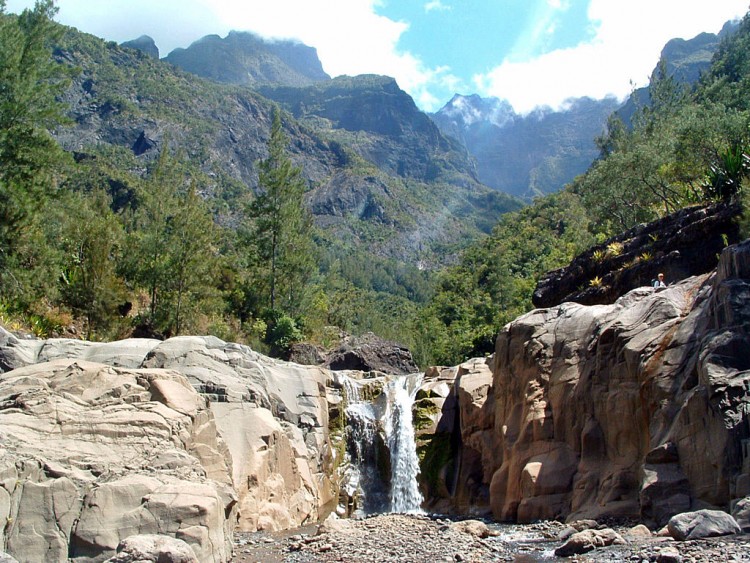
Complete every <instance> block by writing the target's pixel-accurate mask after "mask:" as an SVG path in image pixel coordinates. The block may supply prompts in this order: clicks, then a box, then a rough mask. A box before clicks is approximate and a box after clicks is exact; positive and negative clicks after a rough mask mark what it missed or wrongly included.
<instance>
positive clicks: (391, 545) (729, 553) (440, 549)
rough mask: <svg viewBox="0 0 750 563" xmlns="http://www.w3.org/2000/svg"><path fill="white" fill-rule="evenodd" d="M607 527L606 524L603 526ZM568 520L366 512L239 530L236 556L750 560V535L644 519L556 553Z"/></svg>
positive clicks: (308, 561) (274, 559) (309, 562)
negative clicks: (592, 543)
mask: <svg viewBox="0 0 750 563" xmlns="http://www.w3.org/2000/svg"><path fill="white" fill-rule="evenodd" d="M599 528H603V526H599ZM566 529H567V526H566V525H565V524H562V523H559V522H541V523H537V524H530V525H498V524H489V525H485V524H484V523H482V522H479V521H476V520H470V521H453V520H449V519H447V518H444V517H439V516H426V515H403V514H381V515H377V516H372V517H368V518H365V519H361V520H339V521H333V522H331V521H327V522H326V523H325V524H323V525H321V526H320V527H318V526H308V527H306V528H299V529H295V530H289V531H286V532H283V533H273V534H267V533H249V534H236V535H235V540H234V557H233V559H232V561H233V562H235V563H255V562H262V563H281V562H289V563H317V562H324V561H349V562H351V561H366V562H413V563H427V562H429V563H435V562H446V563H447V562H453V561H464V562H490V561H513V562H519V563H535V562H545V561H566V560H571V561H610V562H629V563H631V562H632V563H648V562H657V563H678V562H680V563H689V562H703V561H705V562H709V561H710V562H718V561H722V562H723V561H728V562H733V561H750V535H748V534H742V535H733V536H725V537H720V538H707V539H701V540H694V541H682V542H678V541H675V540H673V539H671V538H669V537H663V536H659V535H657V534H652V533H648V532H646V531H645V528H644V527H642V526H639V527H629V526H613V529H614V530H615V531H616V532H617V533H618V534H619V535H620V536H621V537H622V538H624V539H625V542H626V543H624V544H622V545H612V546H609V547H601V548H597V549H595V550H593V551H589V552H588V553H585V554H582V555H575V556H573V557H571V558H564V557H558V556H555V549H556V548H558V547H560V546H561V545H562V544H563V543H564V542H563V540H562V539H560V538H561V537H563V536H565V535H566Z"/></svg>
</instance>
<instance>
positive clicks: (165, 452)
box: [0, 331, 338, 561]
mask: <svg viewBox="0 0 750 563" xmlns="http://www.w3.org/2000/svg"><path fill="white" fill-rule="evenodd" d="M0 366H2V368H3V369H4V370H6V373H4V374H2V375H1V376H0V377H1V378H2V384H0V389H4V395H3V396H4V397H5V400H4V402H3V403H2V406H1V407H0V417H4V418H3V420H5V421H7V422H4V423H3V426H2V430H0V433H1V434H2V436H3V442H2V444H1V445H2V447H3V448H4V449H2V450H0V452H1V453H2V457H0V459H4V460H5V462H6V469H5V471H6V472H8V478H7V479H6V480H5V483H6V486H5V487H2V488H0V513H2V514H0V516H7V517H8V518H10V520H9V522H16V524H15V525H14V526H9V527H8V530H7V533H6V536H5V537H6V538H8V540H7V547H8V550H9V552H10V553H11V554H13V553H14V552H17V550H18V549H20V546H21V545H22V544H25V543H26V542H27V541H28V536H29V535H32V536H37V535H38V536H40V537H39V538H38V539H37V540H35V541H38V543H39V546H40V547H39V549H45V550H47V551H48V552H50V553H57V554H60V557H62V556H63V555H62V554H64V553H67V552H68V549H69V548H70V549H71V552H73V553H77V554H79V555H80V556H82V557H84V556H90V557H96V554H98V553H104V552H110V551H111V552H112V553H114V550H115V548H116V547H117V545H118V543H119V542H120V541H121V540H122V539H123V538H124V537H125V535H133V534H139V533H157V534H166V535H171V536H174V537H177V538H179V539H183V540H185V541H186V542H187V543H189V544H190V545H191V546H192V547H193V548H194V549H196V548H195V545H204V544H205V545H208V544H211V545H214V546H216V547H213V548H211V549H212V550H213V551H214V552H215V553H213V554H211V555H210V556H209V555H208V554H207V553H206V552H205V550H204V551H200V549H196V555H197V557H198V558H199V559H200V560H201V561H214V560H216V561H226V560H227V559H228V557H229V553H228V552H227V551H226V549H224V548H221V549H220V548H219V547H220V546H222V545H229V539H228V538H229V535H231V532H232V531H233V530H234V529H235V528H237V529H240V530H246V531H255V530H258V529H265V530H271V531H273V530H280V529H285V528H289V527H294V526H299V525H302V524H304V523H307V522H314V521H317V520H318V519H319V518H320V517H321V516H324V515H325V514H326V513H327V511H328V510H329V509H330V508H329V507H331V505H335V502H336V499H337V493H338V491H337V485H336V483H335V482H334V478H333V476H332V473H333V472H332V471H331V469H330V467H331V465H332V464H333V462H334V459H333V455H334V454H333V452H332V451H331V447H330V440H329V433H328V432H329V431H328V403H327V400H326V383H327V380H328V378H329V376H330V372H328V371H327V370H323V369H321V368H317V367H308V366H299V365H297V364H292V363H287V362H280V361H276V360H273V359H270V358H267V357H265V356H262V355H260V354H257V353H255V352H253V351H252V350H250V349H249V348H247V347H245V346H239V345H236V344H230V343H226V342H223V341H221V340H219V339H217V338H213V337H177V338H172V339H169V340H167V341H164V342H160V341H158V340H151V339H130V340H125V341H121V342H113V343H106V344H105V343H91V342H82V341H77V340H67V339H52V340H46V341H43V340H24V339H20V338H17V337H15V336H14V335H12V334H10V333H7V332H5V331H2V332H0ZM102 405H105V406H106V408H105V407H104V406H102ZM165 419H166V422H165V421H164V420H165ZM6 425H7V426H6ZM15 428H21V429H23V433H20V432H21V430H18V432H19V434H18V436H16V434H15V432H16V430H15ZM79 434H81V435H82V436H79ZM173 443H177V444H179V445H181V447H175V446H174V444H173ZM9 444H12V445H13V447H14V449H11V448H10V447H9ZM19 464H20V465H19ZM18 467H21V469H18ZM141 469H143V470H142V471H141ZM113 475H114V476H116V478H115V477H114V476H113ZM196 479H197V480H196ZM16 480H20V481H22V482H24V483H26V482H27V481H28V484H27V485H24V487H23V490H24V491H25V492H23V495H24V496H23V498H24V500H23V502H21V501H20V500H19V498H20V497H19V495H20V494H21V491H22V489H19V488H18V487H17V486H11V484H10V483H12V482H15V481H16ZM181 480H182V481H181ZM79 481H80V483H79ZM183 481H184V482H183ZM81 483H83V485H82V484H81ZM67 498H70V499H71V500H70V503H71V504H70V506H67V505H63V504H60V502H58V500H57V499H67ZM79 498H80V499H83V500H82V501H81V500H75V499H79ZM196 499H197V500H196ZM32 501H33V502H32ZM65 502H68V501H65ZM181 503H184V506H183V504H181ZM209 505H210V506H209ZM61 506H65V507H66V508H65V510H64V514H63V515H59V514H57V513H56V512H55V511H59V510H61V509H60V507H61ZM160 510H161V511H163V512H159V511H160ZM14 511H16V512H14ZM6 513H7V514H6ZM4 521H5V520H4ZM72 522H75V525H74V524H73V523H72ZM45 527H47V528H49V529H50V532H49V533H46V532H45V533H41V534H37V533H36V532H35V530H37V529H46V528H45ZM204 528H205V529H204ZM3 547H6V546H3V545H0V549H2V548H3Z"/></svg>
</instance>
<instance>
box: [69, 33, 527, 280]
mask: <svg viewBox="0 0 750 563" xmlns="http://www.w3.org/2000/svg"><path fill="white" fill-rule="evenodd" d="M55 56H56V58H57V59H58V60H60V61H62V62H65V63H66V64H69V65H71V66H76V67H79V68H80V69H81V72H80V74H79V75H78V77H77V78H76V79H75V80H74V81H73V83H72V85H71V87H70V88H69V90H68V92H67V94H66V97H65V102H66V103H67V104H68V106H69V108H70V112H69V115H70V117H71V119H72V121H73V126H72V127H67V128H61V129H59V130H58V131H56V132H55V135H56V138H57V139H58V140H59V142H60V143H61V144H62V146H63V147H64V148H65V149H67V150H69V151H74V152H77V153H87V152H92V151H93V150H94V149H95V148H96V147H100V148H101V147H102V146H114V147H119V148H121V149H122V148H125V149H128V150H129V151H131V152H132V153H133V155H135V157H136V158H137V159H138V160H139V161H142V162H144V163H146V162H148V161H150V160H152V159H153V158H154V157H155V156H156V155H157V154H158V152H159V150H160V148H162V147H163V146H164V145H165V143H169V144H170V145H171V146H173V147H174V148H177V149H179V150H181V151H183V152H184V154H185V155H186V156H187V158H189V159H190V161H191V162H192V163H193V164H195V165H197V166H198V167H199V168H200V169H201V170H203V171H204V172H205V173H207V174H209V175H211V176H212V177H213V178H215V181H214V183H213V186H212V188H211V190H210V192H211V193H208V194H206V195H208V196H211V197H216V198H223V199H224V200H226V201H225V203H226V207H227V209H228V212H230V213H231V212H233V211H237V209H236V207H233V206H235V205H236V204H237V201H235V200H234V199H233V198H235V199H241V195H242V193H243V192H247V191H248V190H249V191H254V190H256V189H257V182H258V178H257V168H256V165H257V162H258V160H259V159H261V158H264V157H265V156H266V150H267V149H266V145H267V140H268V132H269V127H270V122H271V114H272V108H273V104H272V102H271V101H269V100H268V99H267V98H266V97H264V96H262V95H260V94H258V93H257V92H254V91H252V90H250V89H248V88H244V87H240V86H232V85H224V84H218V83H216V82H211V81H208V80H204V79H200V78H197V77H196V76H194V75H192V74H188V73H186V72H183V71H180V70H178V69H175V68H174V67H173V66H172V65H170V64H168V63H166V62H163V61H158V60H154V59H153V58H151V57H148V56H146V55H144V54H143V53H141V52H139V51H136V50H132V49H122V48H120V47H118V46H117V45H115V44H113V43H106V42H104V41H102V40H100V39H98V38H96V37H93V36H91V35H86V34H81V33H78V32H76V31H74V30H68V31H67V33H66V34H65V37H64V38H63V41H62V43H61V45H60V46H59V47H58V48H57V49H56V51H55ZM353 80H354V82H355V83H356V84H359V83H360V82H364V83H368V84H369V83H370V82H371V80H370V79H368V78H365V79H362V80H361V81H360V80H356V79H353ZM376 82H377V84H378V85H383V84H384V85H385V88H383V89H384V90H385V92H383V94H382V96H380V97H379V96H378V95H376V93H373V92H372V90H371V89H370V90H368V89H365V90H362V91H360V90H358V89H356V88H355V89H354V90H351V89H350V90H349V91H350V92H352V91H353V92H354V93H353V94H352V97H356V98H358V99H359V100H360V101H361V100H363V99H368V100H369V103H370V104H371V105H373V106H375V105H378V104H380V105H382V106H383V107H385V108H387V109H389V111H393V113H394V118H393V119H392V123H394V124H400V125H399V126H400V127H403V129H404V132H403V133H402V134H401V135H400V136H397V138H395V139H394V138H393V136H390V135H389V134H388V133H389V132H388V131H385V132H384V131H349V130H346V129H343V128H342V129H338V128H332V127H331V125H330V123H331V122H332V120H328V122H327V123H323V122H322V121H320V120H319V119H317V118H314V119H312V118H311V116H310V114H304V115H302V114H300V115H299V117H300V119H299V120H297V119H295V118H294V117H292V116H290V115H288V116H287V117H286V118H285V119H284V128H285V133H286V134H287V135H288V137H289V139H290V146H289V152H290V156H291V158H292V160H293V161H294V163H295V164H296V165H298V166H300V167H301V168H302V169H303V173H304V177H305V180H306V182H307V184H308V193H307V198H308V201H309V202H310V207H311V210H312V211H313V213H314V217H315V221H316V223H317V224H318V225H319V226H320V227H321V228H322V230H323V236H324V238H326V239H328V240H330V241H331V243H332V244H333V243H335V244H337V245H342V246H343V247H347V248H355V249H356V248H363V249H365V250H366V252H368V253H372V252H374V253H377V254H378V255H380V256H385V257H392V258H395V259H399V260H406V261H410V262H412V263H414V264H416V263H421V264H423V265H435V264H439V263H441V262H443V261H444V260H445V259H446V257H447V256H448V255H449V254H450V252H451V251H452V249H454V248H455V247H456V246H458V245H462V244H465V242H467V241H468V240H470V239H472V238H474V237H476V236H478V235H479V234H481V232H482V231H484V232H487V231H488V230H489V229H490V228H491V226H492V224H494V222H495V220H496V218H497V216H499V215H500V214H501V213H503V212H504V211H507V210H509V209H514V208H517V207H518V205H519V203H518V202H516V201H514V200H512V199H511V198H508V197H507V196H503V195H502V194H495V193H493V192H492V191H491V190H489V189H488V188H486V187H484V186H482V185H481V184H479V183H478V182H477V181H476V180H475V179H474V178H473V177H472V175H471V171H470V166H469V165H468V161H467V160H465V159H464V160H462V159H461V158H462V157H461V155H460V153H457V152H456V151H453V150H452V149H453V147H452V146H451V144H450V142H448V141H446V140H445V138H444V137H442V135H440V133H439V132H438V131H437V129H436V128H435V127H434V125H432V123H431V122H430V121H429V119H428V118H427V117H426V116H425V115H424V114H422V113H421V112H418V111H417V110H416V108H415V107H414V105H413V102H412V101H411V99H410V98H408V96H406V94H404V93H403V92H401V91H400V90H398V89H397V88H396V91H395V92H390V98H394V97H395V98H396V100H397V102H396V103H395V104H394V105H393V106H392V105H389V104H391V101H392V100H391V99H390V98H389V97H388V96H389V89H390V90H393V88H394V86H395V83H392V81H388V80H383V79H378V80H377V81H376ZM328 84H339V82H337V81H331V82H328ZM311 88H314V87H311ZM328 92H329V93H330V92H331V91H330V90H328ZM383 100H385V101H383ZM352 103H357V101H356V100H354V101H352ZM403 104H406V105H407V106H408V111H409V112H411V115H410V121H408V122H407V121H403V122H400V121H399V120H398V119H397V118H398V117H399V115H397V111H402V110H400V109H399V108H400V106H401V105H403ZM393 107H395V108H396V109H393ZM337 123H340V124H342V125H344V124H345V123H343V122H342V120H341V119H339V120H338V121H337ZM399 154H401V157H400V159H397V156H398V155H399ZM446 155H447V156H446ZM457 155H458V156H457ZM466 168H469V170H466ZM413 170H416V172H412V171H413ZM399 171H401V172H402V173H401V174H399ZM227 186H231V188H227ZM436 217H439V218H441V219H440V220H435V218H436Z"/></svg>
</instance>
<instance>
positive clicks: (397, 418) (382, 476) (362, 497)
mask: <svg viewBox="0 0 750 563" xmlns="http://www.w3.org/2000/svg"><path fill="white" fill-rule="evenodd" d="M421 381H422V374H416V375H409V376H392V377H390V376H389V377H388V378H386V379H383V378H373V379H363V380H355V379H351V378H349V377H345V378H344V379H343V382H342V383H343V387H344V391H345V394H346V403H347V406H346V420H347V425H346V427H347V438H348V440H347V442H348V444H347V453H348V457H349V467H348V468H347V470H346V474H345V477H344V479H343V484H342V486H343V488H344V491H345V492H346V494H347V497H348V498H349V501H348V504H349V506H348V507H347V511H346V512H348V513H350V514H359V515H366V514H373V513H379V512H389V511H390V512H401V513H406V512H408V513H415V512H421V509H420V505H421V503H422V495H421V493H420V492H419V487H418V484H417V475H418V474H419V460H418V458H417V451H416V442H415V437H414V426H413V424H412V406H413V404H414V396H415V394H416V392H417V389H418V387H419V385H420V383H421ZM373 397H375V399H374V400H373ZM352 499H354V502H352Z"/></svg>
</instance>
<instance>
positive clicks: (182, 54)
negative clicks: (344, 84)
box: [166, 31, 330, 86]
mask: <svg viewBox="0 0 750 563" xmlns="http://www.w3.org/2000/svg"><path fill="white" fill-rule="evenodd" d="M166 60H167V61H168V62H170V63H172V64H174V65H175V66H177V67H180V68H182V69H183V70H185V71H187V72H191V73H193V74H197V75H198V76H202V77H204V78H208V79H210V80H215V81H217V82H224V83H228V84H240V85H256V84H277V85H284V86H308V85H310V84H314V83H315V82H320V81H325V80H330V76H328V74H326V72H325V71H324V70H323V66H322V64H321V62H320V59H319V58H318V52H317V50H316V49H314V48H313V47H308V46H307V45H305V44H304V43H300V42H299V41H291V40H278V41H277V40H266V39H263V38H262V37H260V36H258V35H256V34H254V33H251V32H248V31H230V32H229V34H228V35H227V36H226V37H224V38H222V37H220V36H218V35H206V36H205V37H202V38H201V39H199V40H197V41H195V42H193V43H192V44H191V45H190V46H189V47H188V48H187V49H175V50H174V51H172V52H171V53H169V55H167V57H166Z"/></svg>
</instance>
